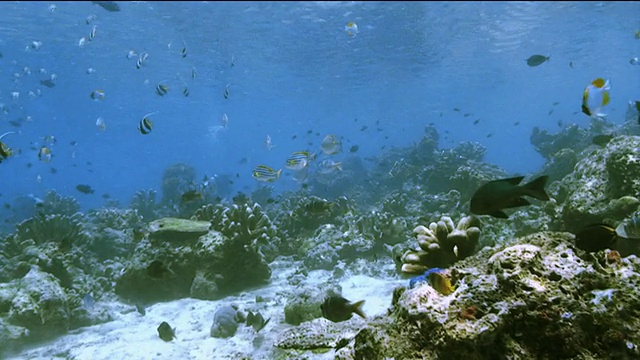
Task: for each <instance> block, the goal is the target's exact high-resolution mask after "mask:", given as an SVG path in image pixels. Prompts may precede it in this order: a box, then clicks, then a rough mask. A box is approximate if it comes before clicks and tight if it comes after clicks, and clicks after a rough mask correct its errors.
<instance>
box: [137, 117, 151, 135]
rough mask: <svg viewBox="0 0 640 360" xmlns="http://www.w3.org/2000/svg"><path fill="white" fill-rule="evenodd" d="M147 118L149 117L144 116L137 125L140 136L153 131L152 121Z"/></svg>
mask: <svg viewBox="0 0 640 360" xmlns="http://www.w3.org/2000/svg"><path fill="white" fill-rule="evenodd" d="M147 116H149V115H145V116H144V117H143V118H142V119H141V120H140V124H138V131H140V133H141V134H142V135H147V134H148V133H150V132H151V130H152V129H153V121H151V119H149V118H148V117H147Z"/></svg>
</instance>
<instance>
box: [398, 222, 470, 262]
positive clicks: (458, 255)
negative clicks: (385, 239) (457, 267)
mask: <svg viewBox="0 0 640 360" xmlns="http://www.w3.org/2000/svg"><path fill="white" fill-rule="evenodd" d="M479 225H480V221H479V220H478V219H477V218H476V217H473V216H466V217H463V218H462V219H460V221H459V222H458V226H455V225H454V223H453V220H452V219H451V218H450V217H448V216H443V217H441V218H440V220H439V221H438V222H432V223H431V224H429V227H428V228H427V227H426V226H423V225H419V226H417V227H416V228H415V229H413V233H414V235H415V236H416V240H417V241H418V246H419V249H417V250H408V251H407V252H405V253H404V255H403V256H402V272H403V273H407V274H421V273H423V272H424V271H426V270H427V269H429V268H432V267H449V266H450V265H451V264H453V263H454V262H456V261H457V260H459V259H464V258H466V257H468V256H470V255H472V254H473V253H474V251H475V248H476V246H477V245H478V242H479V240H480V228H479Z"/></svg>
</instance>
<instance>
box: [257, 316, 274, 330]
mask: <svg viewBox="0 0 640 360" xmlns="http://www.w3.org/2000/svg"><path fill="white" fill-rule="evenodd" d="M269 320H271V318H268V319H267V320H266V321H265V322H263V323H262V326H260V327H259V328H258V330H256V332H258V331H260V330H262V329H264V327H265V326H267V324H268V323H269Z"/></svg>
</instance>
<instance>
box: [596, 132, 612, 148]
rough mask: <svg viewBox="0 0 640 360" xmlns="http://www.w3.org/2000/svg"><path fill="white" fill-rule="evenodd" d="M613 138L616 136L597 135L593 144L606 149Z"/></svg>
mask: <svg viewBox="0 0 640 360" xmlns="http://www.w3.org/2000/svg"><path fill="white" fill-rule="evenodd" d="M613 137H614V136H613V135H611V134H609V135H597V136H594V137H593V139H592V140H591V142H593V143H594V144H595V145H598V146H602V147H605V146H607V144H608V143H609V141H611V139H613Z"/></svg>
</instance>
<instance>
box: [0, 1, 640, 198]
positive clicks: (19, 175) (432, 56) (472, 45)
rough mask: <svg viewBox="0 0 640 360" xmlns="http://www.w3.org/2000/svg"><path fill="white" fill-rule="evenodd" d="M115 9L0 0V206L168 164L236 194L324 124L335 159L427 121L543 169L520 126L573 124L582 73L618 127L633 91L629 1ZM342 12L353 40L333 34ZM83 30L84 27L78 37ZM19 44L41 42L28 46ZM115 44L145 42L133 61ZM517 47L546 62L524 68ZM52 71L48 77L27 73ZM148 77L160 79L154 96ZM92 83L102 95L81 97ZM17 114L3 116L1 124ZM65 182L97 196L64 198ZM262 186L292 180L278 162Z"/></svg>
mask: <svg viewBox="0 0 640 360" xmlns="http://www.w3.org/2000/svg"><path fill="white" fill-rule="evenodd" d="M52 4H55V6H56V8H55V10H54V11H51V8H50V5H52ZM119 4H120V7H121V11H120V12H108V11H106V10H104V9H102V8H101V7H99V6H97V5H93V4H91V3H90V2H80V3H76V2H73V3H71V2H57V3H53V2H21V3H13V2H12V3H7V2H4V3H2V4H0V52H2V54H3V57H2V58H1V59H0V103H3V104H5V108H6V109H8V114H4V113H2V112H0V133H4V132H6V131H20V134H19V135H9V136H7V137H5V138H4V139H3V142H5V143H7V145H9V146H10V147H12V148H14V149H21V151H22V153H21V154H19V155H16V156H14V157H11V158H10V159H8V160H6V161H4V162H3V163H2V164H0V179H1V180H0V181H1V186H0V193H2V197H0V203H4V202H10V201H11V199H13V198H15V197H17V196H19V195H23V194H29V193H31V194H35V195H36V196H44V194H45V193H46V191H47V190H49V189H54V190H55V191H56V192H58V193H60V194H62V195H65V196H76V197H77V198H78V200H79V201H80V203H81V204H82V206H83V208H84V209H88V208H94V207H98V206H102V205H104V203H105V199H104V198H102V197H101V195H102V194H105V193H106V194H109V195H110V196H111V197H112V198H114V199H117V200H118V201H120V202H121V204H122V205H123V206H126V205H128V204H129V203H130V201H131V198H132V196H133V194H134V193H135V192H136V191H137V190H140V189H147V188H153V189H156V190H158V192H160V191H159V190H160V182H161V177H162V173H163V171H164V169H165V168H167V166H170V165H172V164H175V163H179V162H181V163H187V164H190V165H192V166H194V167H195V168H196V169H197V171H198V176H197V177H198V178H200V177H202V176H204V175H208V176H213V175H216V174H217V175H219V176H223V175H227V176H228V177H229V178H230V179H232V180H233V181H234V183H233V187H234V191H246V192H249V191H251V190H252V189H253V188H255V187H257V186H258V185H263V184H261V183H258V182H257V181H256V180H255V179H253V178H252V177H251V170H252V169H253V168H254V167H255V166H256V165H259V164H265V165H269V166H272V167H273V168H275V169H279V168H284V161H285V160H286V158H287V157H288V156H289V154H290V153H291V152H293V151H299V150H305V149H308V150H310V151H318V148H319V144H320V141H321V140H322V137H323V136H324V135H326V134H329V133H332V134H336V135H338V136H342V137H344V139H343V142H344V149H345V150H347V149H348V148H349V147H350V146H352V145H356V144H357V145H358V146H359V150H358V152H357V153H355V154H349V153H348V152H347V151H344V152H343V153H342V154H340V155H337V156H336V157H335V160H340V159H344V158H346V157H347V156H361V157H376V156H379V155H380V154H382V153H383V151H385V150H382V149H381V148H382V147H383V146H386V147H385V149H389V148H391V147H394V146H395V147H407V146H411V144H413V143H414V142H418V141H420V139H421V137H422V135H423V134H424V128H425V126H426V125H428V124H429V123H434V125H435V126H436V127H437V129H438V131H439V132H440V147H441V148H449V147H453V146H455V145H456V144H458V143H459V142H462V141H477V142H480V143H481V144H483V145H484V146H486V148H487V154H486V161H487V162H490V163H493V164H496V165H499V166H501V167H502V168H504V169H505V170H507V171H509V172H513V173H519V174H529V173H532V172H534V171H536V170H539V169H540V167H541V166H542V164H543V159H542V157H541V156H540V155H538V154H537V153H536V152H535V150H534V148H533V146H532V145H531V144H530V142H529V136H530V135H531V131H532V128H533V127H535V126H538V127H541V128H543V129H548V130H550V131H556V130H558V125H557V123H558V121H559V120H562V122H563V123H565V124H566V123H572V122H573V123H577V124H578V125H580V126H585V125H587V124H588V122H589V118H588V117H587V116H585V115H584V114H582V113H580V102H581V96H582V91H583V89H584V87H585V86H586V85H587V84H588V83H589V82H591V81H592V80H593V79H595V78H597V77H605V78H609V79H610V81H611V95H612V101H611V104H610V105H609V106H608V108H607V109H606V112H607V113H608V120H609V121H612V122H614V123H622V122H623V120H624V113H625V111H626V105H627V102H628V101H629V100H632V99H640V66H632V65H630V64H629V59H630V58H631V57H634V56H640V40H636V39H635V38H634V31H635V30H637V29H640V3H638V2H624V3H623V2H613V3H612V2H571V3H566V2H532V3H494V2H487V3H479V2H473V3H471V2H469V3H445V2H438V3H402V2H393V3H389V2H384V3H359V2H317V3H311V2H305V3H292V2H286V3H242V2H228V3H214V2H211V3H207V2H198V3H195V2H190V3H178V2H162V3H160V2H151V3H146V2H120V3H119ZM91 14H94V15H96V16H97V18H96V19H95V20H93V22H91V24H88V25H87V24H86V23H85V19H86V18H87V16H89V15H91ZM351 21H353V22H356V23H357V25H358V29H359V32H358V34H357V35H356V36H355V37H352V36H349V35H348V34H347V33H346V31H345V25H346V24H347V23H348V22H351ZM94 25H96V30H97V31H96V36H95V38H94V39H93V40H92V41H87V43H86V44H85V46H84V47H80V46H78V41H79V39H80V38H81V37H88V36H89V33H90V32H91V29H92V27H93V26H94ZM33 41H41V42H42V46H41V47H40V49H38V50H37V51H36V50H34V49H32V48H31V47H30V45H31V44H32V42H33ZM183 41H184V43H186V46H187V52H188V53H187V56H186V57H184V58H183V57H182V56H181V53H180V51H181V49H182V47H183ZM169 44H170V45H169ZM130 50H134V51H135V52H136V53H138V54H140V53H142V52H145V51H146V52H148V53H149V58H148V60H147V62H146V63H145V64H144V65H143V66H142V68H141V69H137V68H136V59H127V57H126V55H127V53H128V52H129V51H130ZM533 54H543V55H550V56H551V59H550V61H549V62H546V63H544V64H542V65H540V66H537V67H529V66H527V64H526V63H525V59H527V58H528V57H529V56H530V55H533ZM569 62H572V64H573V67H570V66H569ZM25 67H28V68H29V69H30V71H31V74H30V75H28V74H27V72H25V69H24V68H25ZM88 68H94V69H95V73H92V74H87V69H88ZM40 69H43V70H42V72H41V70H40ZM192 69H196V77H195V79H192V78H191V71H192ZM51 74H56V75H57V78H56V80H55V84H56V86H55V87H53V88H48V87H45V86H42V85H40V80H44V79H47V78H49V76H51ZM180 79H181V80H180ZM161 81H165V82H166V84H168V86H169V88H170V89H169V93H168V94H167V95H166V96H163V97H161V96H158V95H157V94H156V93H155V87H156V85H157V84H158V83H159V82H161ZM227 84H229V90H230V93H229V97H228V99H225V98H224V97H223V95H222V93H223V91H224V88H225V86H226V85H227ZM185 85H186V86H187V87H188V88H189V91H190V96H189V97H184V96H183V95H182V90H183V87H184V86H185ZM96 89H101V90H104V92H105V94H106V97H105V99H104V100H103V101H94V100H92V99H91V98H90V96H89V94H90V93H91V92H92V91H94V90H96ZM37 90H40V91H41V95H40V96H37V95H36V97H30V96H29V95H28V93H29V91H34V92H36V91H37ZM16 91H17V92H20V95H19V98H18V99H12V95H11V93H12V92H16ZM554 102H559V104H557V105H553V103H554ZM454 108H459V109H460V111H459V112H458V111H454V110H453V109H454ZM551 110H553V112H552V113H551V114H549V113H550V112H551ZM155 111H157V112H158V113H157V114H154V115H152V116H151V118H152V120H153V122H154V128H153V131H152V133H151V134H149V135H141V134H140V133H139V132H138V131H137V126H138V122H139V121H140V119H141V118H142V116H143V115H145V114H147V113H150V112H155ZM225 113H226V114H227V116H228V118H229V124H228V127H227V128H223V127H221V124H220V119H221V117H222V116H223V114H225ZM464 114H470V115H468V116H467V117H465V116H464ZM27 116H28V117H30V119H31V121H22V123H21V126H20V127H14V126H12V125H11V124H10V123H9V121H13V120H17V119H21V118H22V119H25V118H26V117H27ZM98 117H102V118H104V119H105V121H106V124H107V129H106V131H104V132H101V131H99V130H98V129H97V128H96V125H95V122H96V119H97V118H98ZM356 119H357V121H356ZM477 119H480V122H479V123H478V124H477V125H473V121H475V120H477ZM515 122H519V125H517V126H516V125H514V123H515ZM363 126H367V129H366V130H362V131H361V129H362V128H363ZM378 129H380V130H378ZM308 130H312V133H311V134H308V133H307V131H308ZM316 133H319V134H320V135H319V136H317V135H316ZM489 134H491V137H487V136H488V135H489ZM47 135H53V136H55V137H56V138H57V143H56V144H55V145H54V146H53V147H52V152H53V158H52V161H51V162H49V163H43V162H41V161H39V160H38V157H37V149H39V147H40V146H41V144H42V137H44V136H47ZM267 135H269V136H270V137H271V139H272V142H273V145H275V147H274V148H273V149H272V150H270V151H267V150H266V149H265V146H264V140H265V137H266V136H267ZM294 136H296V138H295V139H293V137H294ZM72 141H76V142H77V145H75V146H71V145H70V143H71V142H72ZM31 147H33V148H34V149H32V148H31ZM243 158H246V163H241V159H243ZM29 163H31V164H32V167H30V168H28V167H27V164H29ZM51 167H54V168H56V169H57V173H55V174H52V173H51V172H50V168H51ZM38 175H39V176H40V181H38ZM77 184H89V185H91V186H92V187H93V188H94V189H95V191H96V192H95V193H94V194H91V195H85V194H82V193H79V192H78V191H77V190H76V189H75V186H76V185H77ZM273 186H274V188H275V189H276V190H277V191H279V190H287V189H295V188H297V187H299V184H297V183H296V182H295V181H294V180H293V179H292V178H291V171H289V170H286V169H285V170H284V171H283V176H282V177H281V178H280V179H278V181H276V182H275V183H273Z"/></svg>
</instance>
